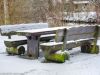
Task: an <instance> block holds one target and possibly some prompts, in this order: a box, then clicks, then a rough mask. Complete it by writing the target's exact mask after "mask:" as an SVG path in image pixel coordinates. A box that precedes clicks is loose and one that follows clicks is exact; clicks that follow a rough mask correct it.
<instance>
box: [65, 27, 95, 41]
mask: <svg viewBox="0 0 100 75" xmlns="http://www.w3.org/2000/svg"><path fill="white" fill-rule="evenodd" d="M95 32H96V26H79V27H72V28H68V29H67V34H66V35H67V36H66V40H67V41H71V40H73V41H75V40H80V39H89V38H94V34H95Z"/></svg>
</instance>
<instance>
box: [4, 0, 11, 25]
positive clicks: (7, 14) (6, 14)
mask: <svg viewBox="0 0 100 75" xmlns="http://www.w3.org/2000/svg"><path fill="white" fill-rule="evenodd" d="M3 1H4V16H5V20H4V21H5V24H9V23H10V20H9V12H8V0H3Z"/></svg>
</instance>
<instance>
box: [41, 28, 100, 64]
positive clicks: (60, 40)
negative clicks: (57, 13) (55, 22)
mask: <svg viewBox="0 0 100 75" xmlns="http://www.w3.org/2000/svg"><path fill="white" fill-rule="evenodd" d="M98 37H100V26H76V27H70V28H65V29H63V30H58V31H57V32H56V38H55V41H54V42H47V43H42V44H41V48H42V50H43V53H44V57H45V59H46V60H49V61H56V62H64V61H65V59H66V57H67V59H69V52H68V49H70V48H75V47H79V46H81V52H83V53H93V54H94V53H96V54H98V53H99V47H98V46H97V45H96V44H97V38H98ZM59 51H60V52H59ZM65 51H67V52H65ZM60 53H61V54H60ZM62 53H63V54H62Z"/></svg>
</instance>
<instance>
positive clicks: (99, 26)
mask: <svg viewBox="0 0 100 75" xmlns="http://www.w3.org/2000/svg"><path fill="white" fill-rule="evenodd" d="M98 27H99V37H100V25H99V26H98Z"/></svg>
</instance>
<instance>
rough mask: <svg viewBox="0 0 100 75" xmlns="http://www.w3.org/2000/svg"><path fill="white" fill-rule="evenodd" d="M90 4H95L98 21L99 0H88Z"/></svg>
mask: <svg viewBox="0 0 100 75" xmlns="http://www.w3.org/2000/svg"><path fill="white" fill-rule="evenodd" d="M90 2H91V3H92V4H94V5H95V11H96V13H97V22H98V23H100V20H99V17H100V0H90Z"/></svg>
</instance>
